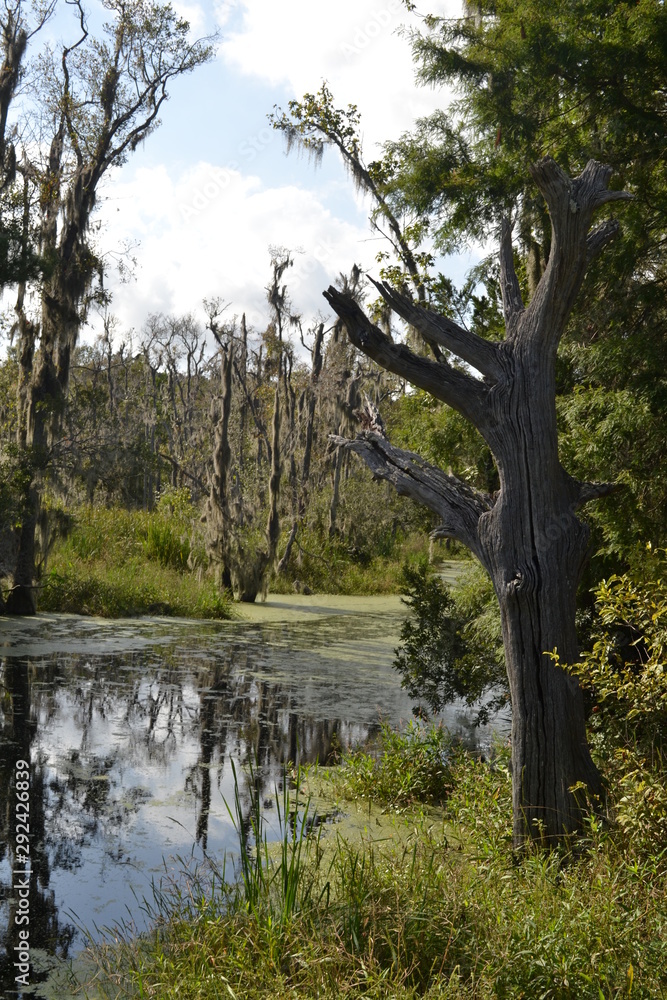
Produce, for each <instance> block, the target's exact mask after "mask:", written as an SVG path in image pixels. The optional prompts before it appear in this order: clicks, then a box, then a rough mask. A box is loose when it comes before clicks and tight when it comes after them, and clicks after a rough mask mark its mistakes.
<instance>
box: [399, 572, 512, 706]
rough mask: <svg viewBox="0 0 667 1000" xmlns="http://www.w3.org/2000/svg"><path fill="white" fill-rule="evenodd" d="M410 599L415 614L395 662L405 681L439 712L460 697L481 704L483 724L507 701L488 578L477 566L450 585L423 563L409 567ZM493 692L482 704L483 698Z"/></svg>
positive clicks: (417, 696) (403, 632)
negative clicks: (455, 583)
mask: <svg viewBox="0 0 667 1000" xmlns="http://www.w3.org/2000/svg"><path fill="white" fill-rule="evenodd" d="M403 582H404V586H405V592H406V594H407V596H406V598H405V603H406V604H407V605H408V607H409V608H410V615H409V617H408V618H407V619H406V620H405V622H404V623H403V625H402V627H401V645H400V646H399V648H398V649H397V650H396V659H395V661H394V666H395V668H396V669H397V670H398V672H399V673H400V674H401V685H402V687H404V688H405V689H406V690H407V692H408V694H409V695H410V697H411V698H414V699H416V700H417V701H418V703H420V705H419V707H418V708H416V709H415V710H414V711H416V712H417V713H418V714H420V715H424V714H425V711H424V708H423V707H422V705H421V703H422V702H426V705H427V706H428V708H429V710H430V711H431V712H433V713H436V714H437V713H438V712H440V711H441V709H442V708H443V707H444V706H445V705H447V704H449V703H450V702H452V701H455V700H456V699H457V698H462V699H464V700H465V701H466V702H467V704H468V705H475V704H477V706H478V708H477V719H476V721H477V723H478V724H480V723H484V722H486V721H487V720H488V718H489V715H490V714H491V712H493V711H495V710H496V709H498V708H500V707H501V706H502V705H504V704H505V703H506V702H507V699H508V693H507V681H506V677H505V671H504V657H503V651H502V636H501V634H500V621H499V615H498V611H497V605H496V602H495V599H494V595H493V590H492V587H491V584H490V581H489V579H488V577H487V576H486V575H485V574H484V573H483V572H482V571H481V570H475V569H473V568H472V567H471V568H470V569H469V570H468V576H467V579H465V580H464V581H463V582H462V583H460V584H459V585H458V586H456V587H455V588H450V587H448V586H447V585H446V584H445V583H444V582H443V581H442V580H440V579H439V577H438V576H435V575H434V574H433V572H432V570H430V569H429V567H428V565H427V564H426V563H425V562H423V563H421V564H420V565H418V566H416V567H410V566H407V565H406V566H405V567H404V570H403ZM488 695H490V697H487V699H486V701H485V703H484V704H482V705H481V706H480V705H479V702H480V701H481V699H482V698H484V697H485V696H488Z"/></svg>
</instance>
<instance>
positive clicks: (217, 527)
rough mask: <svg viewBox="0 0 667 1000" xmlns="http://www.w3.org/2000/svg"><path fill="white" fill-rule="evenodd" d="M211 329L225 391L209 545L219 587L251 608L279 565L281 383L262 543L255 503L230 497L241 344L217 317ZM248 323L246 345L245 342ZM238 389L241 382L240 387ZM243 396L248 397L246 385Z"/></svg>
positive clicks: (217, 409)
mask: <svg viewBox="0 0 667 1000" xmlns="http://www.w3.org/2000/svg"><path fill="white" fill-rule="evenodd" d="M209 329H210V330H211V331H212V333H213V334H214V336H215V338H216V340H217V341H218V344H219V346H220V378H221V387H222V392H221V396H220V399H219V400H217V401H216V400H214V401H213V403H212V404H211V423H212V425H213V436H214V446H213V462H212V470H211V473H210V476H209V497H208V500H207V504H206V513H205V515H204V519H205V521H206V544H207V549H208V553H209V557H210V559H211V561H212V562H213V564H214V566H215V568H216V572H217V575H218V580H219V583H220V584H221V585H224V586H229V587H230V588H231V590H232V592H233V594H234V597H235V599H236V600H237V601H243V602H249V603H252V602H253V601H255V600H256V598H257V596H258V595H265V594H266V590H267V587H268V578H269V575H270V571H271V569H272V568H273V566H274V563H275V560H276V553H277V550H278V541H279V537H280V514H279V510H278V502H279V498H280V417H281V403H280V378H279V377H278V378H277V380H276V386H275V391H274V394H273V416H272V420H271V439H270V442H269V490H268V494H269V496H268V506H269V511H268V517H267V522H266V528H265V530H264V533H263V538H262V539H261V540H259V541H258V539H257V537H256V534H257V533H256V531H255V530H254V521H255V520H256V516H257V509H256V508H257V500H256V498H255V497H251V498H250V497H248V496H244V495H243V492H242V491H237V492H236V495H235V496H233V495H232V489H231V480H232V476H233V465H234V457H233V455H232V449H231V447H230V418H231V415H232V399H233V393H234V377H233V376H234V373H235V372H236V373H237V374H238V373H239V371H240V369H239V367H238V366H237V365H236V363H235V354H236V351H237V345H236V343H235V337H234V329H233V326H232V328H228V329H227V330H226V331H224V332H223V331H222V330H221V329H220V328H219V326H218V325H217V323H216V320H215V315H214V314H213V313H210V315H209ZM246 336H247V334H246V331H245V318H244V321H243V344H245V340H246ZM237 388H238V382H237ZM242 389H243V391H244V396H245V398H246V399H247V398H248V397H249V393H248V389H247V385H243V386H242Z"/></svg>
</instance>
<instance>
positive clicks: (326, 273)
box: [100, 162, 376, 330]
mask: <svg viewBox="0 0 667 1000" xmlns="http://www.w3.org/2000/svg"><path fill="white" fill-rule="evenodd" d="M100 215H101V218H102V220H103V223H104V237H103V240H104V246H105V247H106V248H107V249H108V250H110V251H113V250H114V249H115V248H118V247H119V246H120V245H121V243H122V241H123V240H124V239H127V237H128V236H131V237H132V238H135V239H138V240H139V241H140V246H139V247H138V249H137V250H136V251H135V256H136V257H137V263H138V268H137V273H136V280H134V281H131V282H130V283H129V284H125V285H122V286H120V285H119V283H118V281H117V279H116V281H115V282H114V279H113V277H112V278H111V279H110V284H111V287H112V289H113V290H114V293H115V295H114V302H113V304H112V312H113V313H114V314H115V315H117V316H118V318H119V319H120V321H121V325H122V327H123V329H125V330H126V329H127V328H128V327H130V326H132V325H136V324H137V319H138V317H141V320H140V322H142V321H143V319H145V317H146V316H147V315H148V314H149V313H151V312H164V313H174V314H182V313H186V312H191V311H193V312H196V313H199V314H200V315H203V313H202V312H201V302H202V299H204V298H212V297H214V296H220V297H221V298H222V299H224V300H225V301H226V302H229V303H230V304H231V305H230V310H229V314H230V315H233V314H234V313H236V314H238V315H240V314H241V312H243V311H245V312H246V313H247V317H248V321H249V323H251V324H252V325H254V326H256V327H262V325H263V324H265V323H266V321H267V318H268V308H267V305H266V293H265V291H264V289H265V287H266V285H267V284H268V281H269V249H268V248H269V246H271V245H273V246H285V247H286V248H288V249H290V250H292V251H294V252H295V264H294V269H293V270H291V271H290V272H289V273H288V279H287V280H288V284H289V287H290V290H291V294H292V299H293V303H294V307H295V308H296V310H297V311H299V312H301V313H302V314H303V315H304V318H305V319H308V318H310V317H314V316H315V315H316V314H317V313H318V312H319V311H322V312H326V309H327V307H326V303H325V301H324V299H323V298H322V290H323V289H324V288H326V287H327V285H328V284H330V283H331V281H332V279H334V278H335V277H336V276H337V274H338V273H339V271H348V270H349V268H350V267H351V265H352V264H353V263H355V262H356V263H358V264H361V265H362V266H366V267H369V266H372V263H373V258H374V254H375V249H376V245H375V244H374V243H373V242H371V241H369V231H368V227H367V225H366V223H365V221H364V218H363V215H361V216H360V218H359V222H358V224H357V223H355V222H350V221H346V220H343V219H340V218H336V217H335V216H334V215H333V214H332V213H331V211H330V210H329V209H328V208H327V206H326V204H325V202H324V200H323V199H322V197H321V196H319V195H318V194H317V193H316V192H314V191H308V190H305V189H303V188H300V187H297V186H296V185H288V186H284V187H274V188H271V187H267V186H263V185H262V183H261V182H260V181H259V179H258V178H257V177H253V176H249V175H246V176H244V175H243V174H241V173H240V172H239V171H238V170H232V169H221V168H219V167H215V166H214V165H212V164H209V163H204V162H200V163H198V164H196V165H195V166H193V167H191V168H189V169H188V170H186V171H185V172H184V173H182V174H180V175H178V176H174V175H172V174H171V173H170V172H169V170H168V169H167V167H165V166H159V167H155V168H151V169H147V168H142V169H139V170H137V171H136V172H135V174H134V176H133V177H132V178H131V179H129V180H125V179H120V178H119V180H118V181H116V182H115V183H114V184H113V186H111V185H110V186H109V188H108V190H107V199H106V201H105V202H104V204H103V205H102V207H101V212H100ZM300 250H302V252H299V251H300Z"/></svg>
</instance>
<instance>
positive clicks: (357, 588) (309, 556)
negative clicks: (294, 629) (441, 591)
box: [269, 530, 440, 596]
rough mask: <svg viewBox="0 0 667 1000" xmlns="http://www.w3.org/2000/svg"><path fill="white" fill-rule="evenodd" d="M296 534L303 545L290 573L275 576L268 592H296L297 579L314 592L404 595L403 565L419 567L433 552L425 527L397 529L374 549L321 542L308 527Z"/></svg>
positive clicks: (297, 549) (337, 541)
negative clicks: (422, 528) (419, 528)
mask: <svg viewBox="0 0 667 1000" xmlns="http://www.w3.org/2000/svg"><path fill="white" fill-rule="evenodd" d="M297 538H298V542H299V544H298V545H297V546H296V547H295V551H294V552H293V554H292V558H291V559H290V562H289V565H288V567H287V570H286V572H285V573H284V574H283V575H282V576H279V577H278V576H274V577H273V579H272V580H271V584H270V587H269V590H270V591H271V592H272V593H274V594H287V593H291V592H293V590H294V581H295V580H298V581H299V583H300V584H301V586H304V585H305V586H306V587H308V588H309V589H310V590H312V591H313V593H325V594H359V595H369V596H374V595H376V594H400V593H402V591H403V578H402V567H403V565H404V564H406V563H408V564H409V565H415V564H417V563H419V562H421V561H423V560H424V559H428V555H429V539H428V534H427V532H425V531H421V532H417V531H415V532H412V533H407V534H406V533H403V532H400V531H399V532H397V533H396V534H395V536H393V537H392V538H391V541H390V542H389V541H387V543H386V544H385V545H384V546H380V547H379V548H377V549H375V550H373V549H371V548H363V549H362V548H356V547H355V546H353V545H349V544H347V543H346V542H345V541H343V540H342V539H340V538H333V539H329V538H326V539H324V540H323V539H322V537H320V536H319V535H318V534H316V533H315V532H313V531H308V530H304V531H303V532H302V533H301V536H297ZM438 549H440V546H438Z"/></svg>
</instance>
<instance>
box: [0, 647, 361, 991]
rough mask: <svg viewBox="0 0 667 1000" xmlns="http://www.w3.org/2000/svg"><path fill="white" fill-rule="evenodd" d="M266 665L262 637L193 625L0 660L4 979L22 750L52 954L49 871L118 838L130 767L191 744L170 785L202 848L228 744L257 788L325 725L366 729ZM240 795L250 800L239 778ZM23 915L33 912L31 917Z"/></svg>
mask: <svg viewBox="0 0 667 1000" xmlns="http://www.w3.org/2000/svg"><path fill="white" fill-rule="evenodd" d="M268 667H269V664H268V662H267V652H266V646H265V645H264V644H263V642H262V641H261V636H256V637H255V641H254V642H248V641H245V642H243V641H241V642H235V641H232V642H228V643H225V644H223V645H221V646H219V647H218V648H217V649H215V652H211V651H210V645H209V646H207V643H206V639H205V637H202V639H201V641H196V640H193V641H191V642H190V643H188V645H187V646H185V647H184V646H177V645H175V644H171V645H163V646H152V647H151V648H150V649H149V650H143V651H132V652H127V653H121V654H114V655H98V656H90V655H83V654H76V655H73V654H68V655H57V656H52V657H48V658H34V659H30V658H19V657H12V658H7V659H5V660H4V661H2V665H1V667H0V685H1V686H2V699H1V700H0V720H1V726H2V728H1V730H0V782H1V785H0V842H1V843H2V844H3V845H4V855H3V854H0V862H2V861H3V859H4V861H5V862H6V863H5V865H4V866H1V865H0V873H4V882H2V883H1V884H0V893H1V894H2V908H1V909H0V913H2V914H3V917H4V920H5V926H6V931H5V934H4V938H3V939H2V944H3V946H4V956H5V957H4V959H3V960H2V961H3V962H4V964H3V965H2V967H1V969H2V972H1V975H2V976H4V977H5V979H6V978H7V977H9V979H7V985H9V984H13V978H14V970H13V968H12V964H11V963H12V960H11V959H9V958H7V956H8V955H11V954H12V952H11V948H12V946H13V944H14V943H15V942H14V933H15V929H16V928H15V927H14V923H13V910H12V902H11V893H10V879H11V875H9V871H10V870H11V860H12V857H13V851H14V846H13V845H14V841H13V840H12V836H13V833H12V815H13V814H12V808H13V798H12V788H13V786H12V781H11V776H12V773H13V768H14V762H15V761H16V760H17V759H25V760H27V761H30V767H31V801H30V808H31V856H32V858H33V867H32V874H31V888H30V894H31V895H30V904H31V925H30V930H31V938H30V940H31V946H32V947H40V948H44V949H45V950H46V951H47V952H50V953H57V954H59V955H61V956H65V955H66V954H67V951H68V948H69V947H70V944H71V941H72V938H73V935H74V928H72V926H71V925H69V924H67V923H64V922H62V921H59V918H58V913H57V909H56V903H55V900H54V895H53V892H52V891H51V890H50V889H49V883H50V879H51V873H52V872H53V871H54V870H56V869H60V870H65V871H69V872H75V871H76V869H77V868H78V867H79V866H80V865H81V864H82V855H83V849H84V847H86V846H87V845H90V844H91V843H93V841H95V839H96V838H105V839H106V840H107V841H109V840H110V841H111V842H118V843H120V840H121V835H122V833H123V831H124V830H126V829H127V828H128V826H129V825H130V824H131V822H132V818H133V816H134V815H136V813H137V810H138V809H139V808H140V806H141V804H142V802H143V801H144V800H145V798H146V796H147V795H149V794H150V793H149V792H147V790H146V789H145V787H142V786H140V785H136V786H135V787H128V782H129V781H131V779H130V778H129V777H128V776H129V775H130V774H134V775H135V778H134V780H135V781H136V775H137V774H142V775H144V778H145V775H146V774H148V773H151V771H153V773H154V769H164V770H166V769H167V768H168V767H169V765H170V763H172V762H173V760H174V759H175V758H176V756H177V755H178V754H179V753H180V752H181V750H182V749H183V748H184V747H185V746H186V745H187V746H188V747H189V748H191V747H192V746H193V745H194V747H195V752H196V757H195V759H194V760H192V755H190V762H189V764H188V767H187V768H186V772H185V775H184V777H183V778H181V781H182V782H183V785H182V788H181V789H180V790H181V791H185V792H186V793H188V794H189V795H191V796H192V797H193V798H194V800H195V805H196V831H195V836H196V841H197V842H198V843H199V844H200V845H201V847H202V848H203V849H204V850H206V848H207V845H208V831H209V818H210V813H211V802H212V794H213V790H214V789H215V788H216V787H217V788H218V790H220V789H221V786H222V781H223V778H224V777H225V774H228V770H227V769H228V767H229V758H230V755H231V756H233V757H234V758H235V759H237V760H238V761H240V762H241V763H244V762H247V761H248V760H252V761H253V762H254V763H256V765H257V767H256V769H255V782H256V787H255V792H256V793H258V794H259V795H260V797H261V800H262V801H263V800H266V799H270V798H271V797H272V792H273V786H274V784H279V782H280V778H281V767H282V765H284V764H286V763H287V762H288V761H292V762H311V761H314V760H315V759H316V758H319V759H320V760H326V759H327V758H328V756H329V754H330V751H331V746H332V740H333V738H334V735H336V736H338V738H339V739H340V740H341V742H345V741H346V739H347V738H348V735H350V736H351V735H354V736H355V737H357V738H360V737H362V736H363V735H364V733H365V732H366V731H367V727H353V731H351V732H350V733H349V734H348V733H347V731H346V724H345V723H343V722H341V721H340V720H332V719H328V720H323V719H317V718H314V717H312V716H306V715H304V714H303V712H301V711H299V709H298V705H297V698H296V697H295V692H294V690H293V689H292V688H291V687H290V684H289V682H288V681H287V680H285V679H283V681H279V680H277V679H272V678H271V676H270V669H267V668H268ZM239 773H240V774H243V775H244V776H245V775H247V769H241V770H240V771H239ZM242 780H243V781H247V780H248V778H247V777H244V778H243V779H242ZM174 791H178V789H174ZM3 799H4V801H3ZM241 799H242V803H243V807H244V808H246V807H248V808H249V800H250V796H249V789H248V788H247V787H245V788H242V789H241ZM0 850H2V849H0ZM32 914H39V915H40V919H39V926H36V927H35V928H34V929H33V924H32ZM0 982H2V984H3V986H4V985H5V981H4V980H3V979H0Z"/></svg>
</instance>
